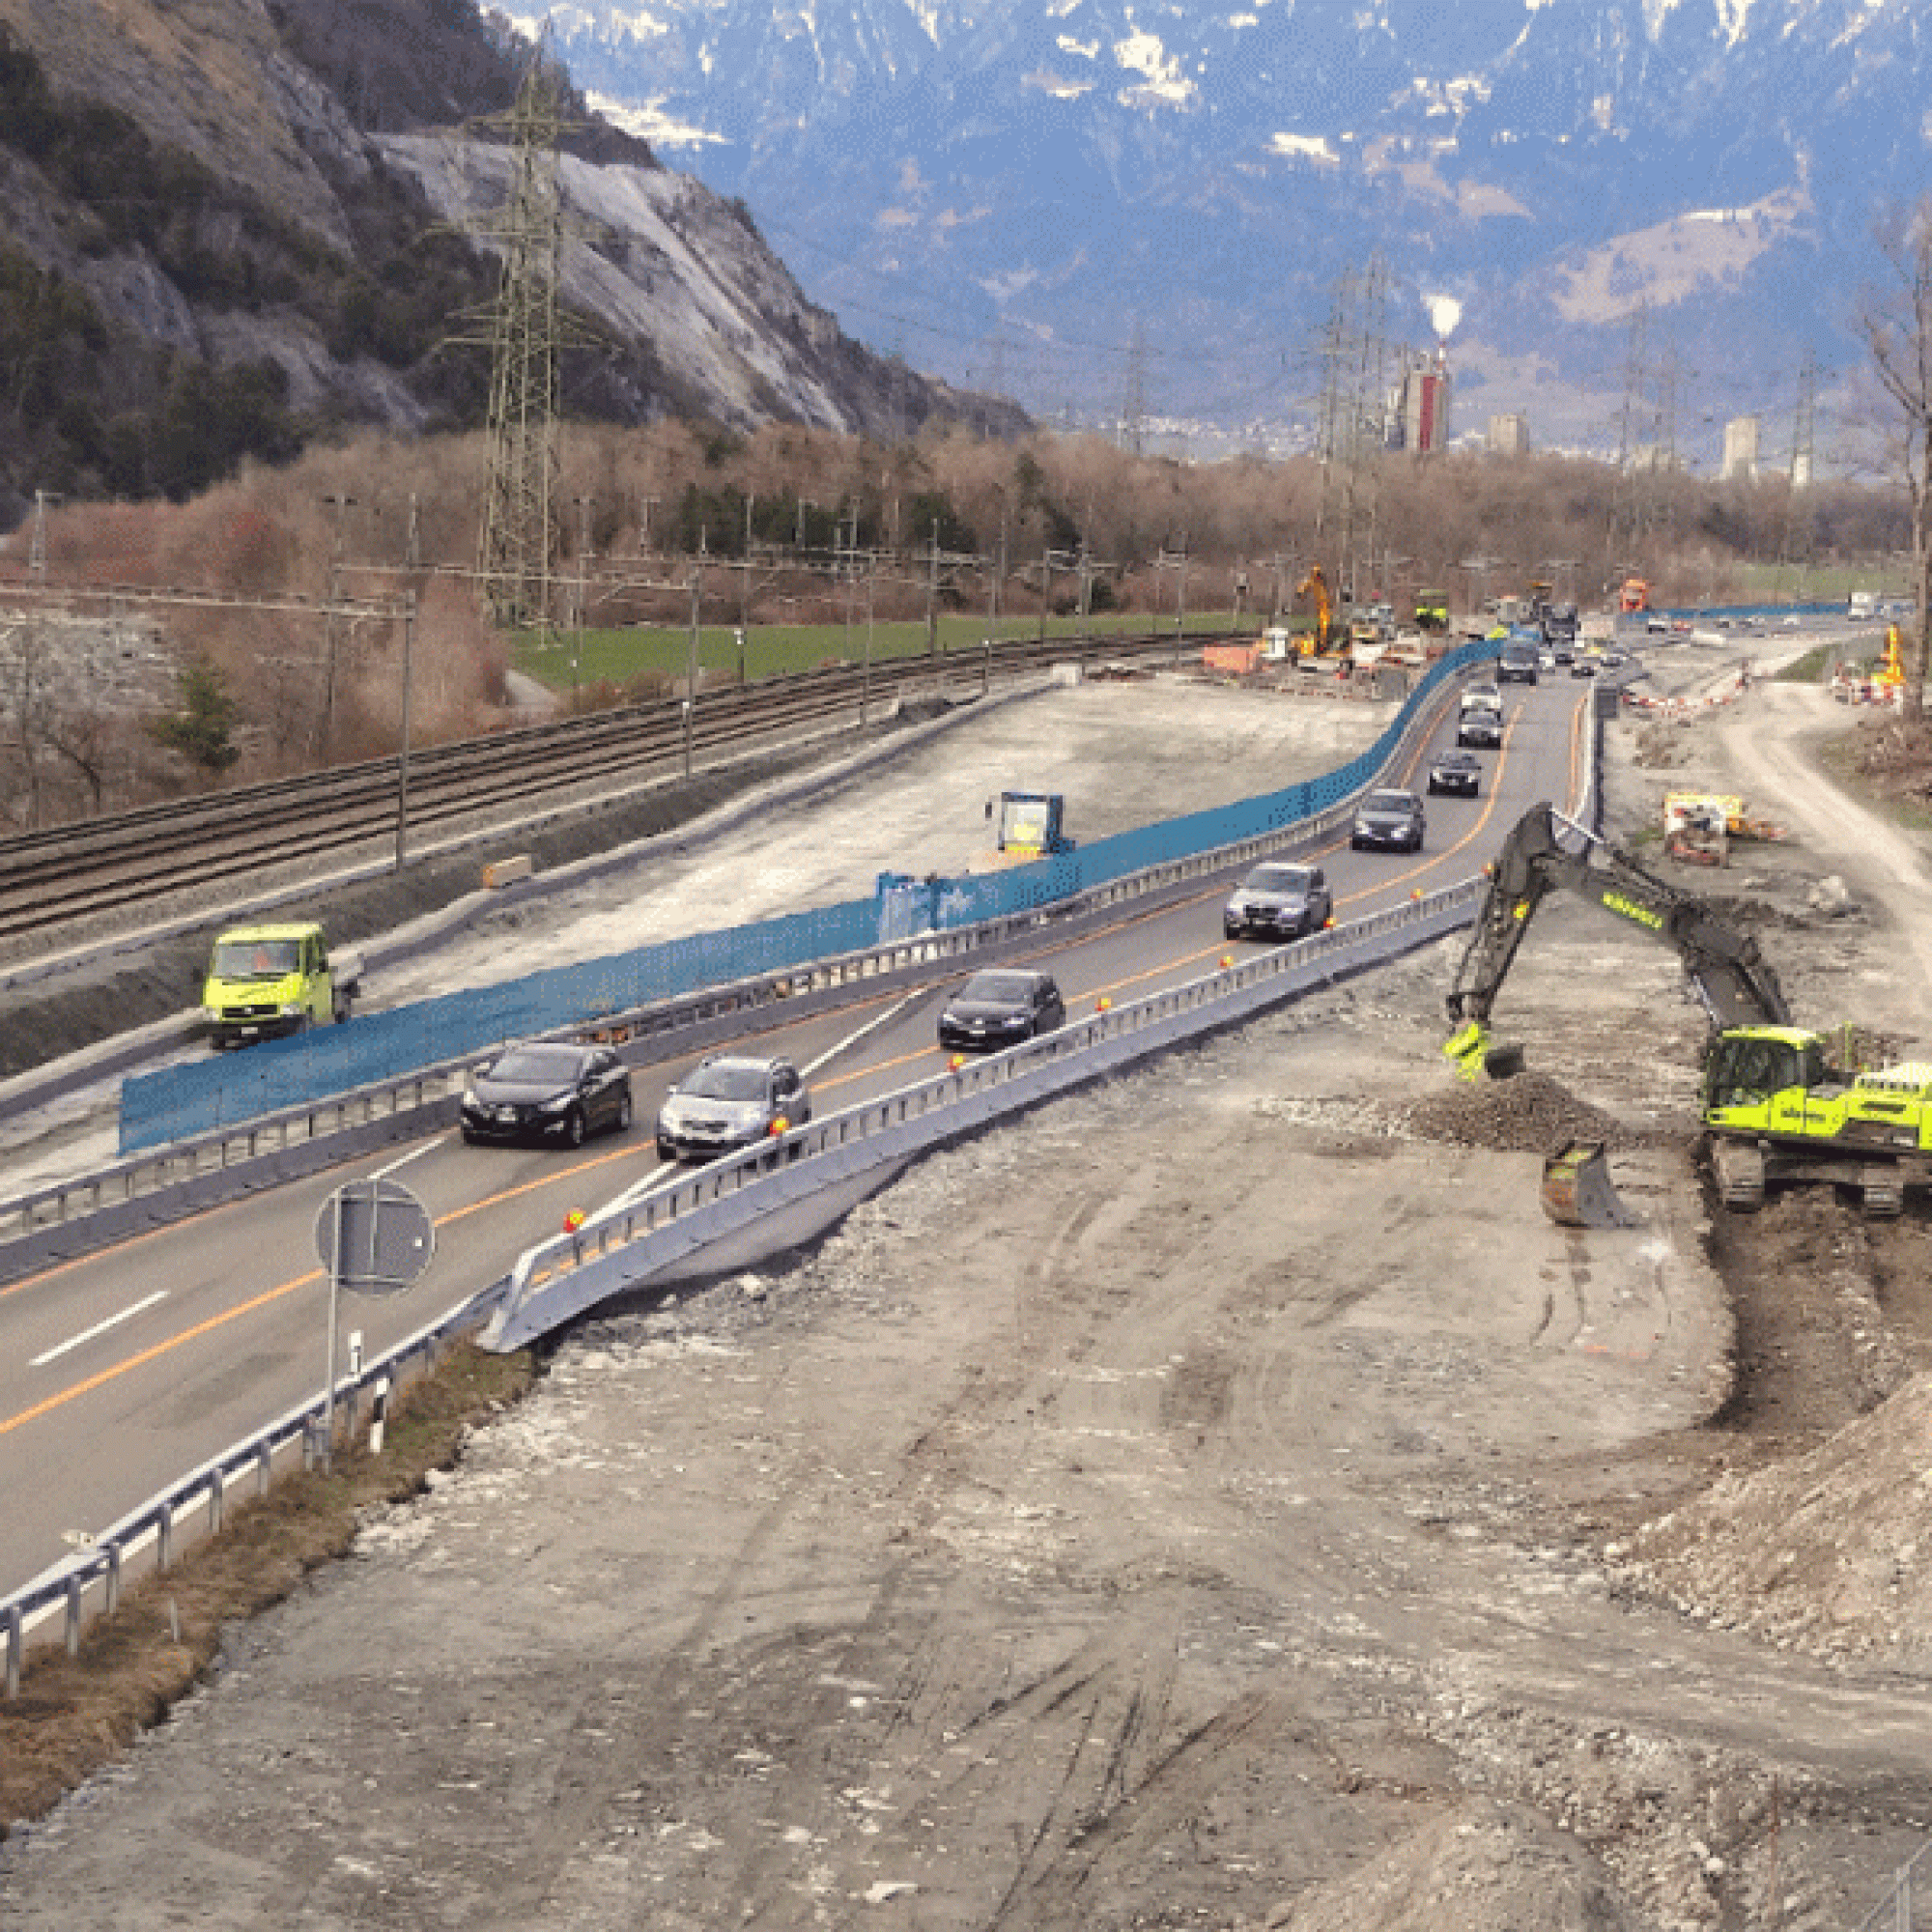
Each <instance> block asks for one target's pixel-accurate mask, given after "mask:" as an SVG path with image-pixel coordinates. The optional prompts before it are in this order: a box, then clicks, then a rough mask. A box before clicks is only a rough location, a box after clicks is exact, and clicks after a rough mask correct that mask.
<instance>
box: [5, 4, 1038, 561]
mask: <svg viewBox="0 0 1932 1932" xmlns="http://www.w3.org/2000/svg"><path fill="white" fill-rule="evenodd" d="M529 58H530V49H529V47H528V45H527V44H526V43H523V42H521V41H519V40H518V39H517V37H516V36H515V34H514V33H513V32H512V30H511V29H510V28H509V26H508V24H507V23H506V22H502V21H500V20H498V21H497V22H496V23H495V24H494V25H492V24H490V23H487V22H486V21H485V19H484V16H483V15H482V14H480V13H479V12H478V11H477V9H476V7H475V6H474V4H473V0H355V4H354V5H352V6H338V5H336V4H335V0H273V4H272V5H270V4H264V0H168V4H165V5H162V4H158V3H157V0H0V218H4V223H5V226H4V232H0V527H5V526H9V525H11V524H13V523H14V522H16V521H17V520H18V518H19V516H20V514H21V513H22V510H23V508H24V505H25V504H26V502H27V501H29V500H30V499H31V497H32V494H33V492H34V491H35V490H37V489H43V490H51V491H52V492H54V493H55V494H57V495H61V496H67V497H100V496H120V497H144V496H153V495H157V494H158V495H168V496H175V497H180V496H184V495H187V494H191V493H192V492H193V491H195V490H197V489H200V488H204V487H206V486H207V485H208V484H209V483H210V482H212V481H213V480H214V479H215V478H217V477H218V476H221V475H224V474H226V473H229V471H230V470H232V469H233V468H234V466H235V465H236V464H237V463H238V462H240V461H241V460H242V459H244V458H247V457H256V458H265V459H267V460H270V461H274V460H279V459H281V458H283V457H285V456H287V455H289V454H292V453H293V452H294V450H296V449H297V448H298V447H300V445H301V444H302V442H303V441H305V440H309V439H311V438H312V437H314V436H316V435H328V434H337V433H340V432H342V431H344V430H346V429H350V428H354V427H355V426H357V425H367V426H373V427H380V428H388V429H398V430H402V431H405V432H417V431H421V430H423V429H427V428H468V427H475V426H478V425H480V423H481V421H482V419H483V412H484V406H485V402H486V399H487V383H488V375H487V368H486V367H485V365H484V358H483V356H482V354H481V351H480V350H477V351H473V352H470V353H467V354H466V353H464V352H463V351H461V349H460V348H459V347H458V346H457V344H458V342H459V341H460V340H462V339H464V338H465V319H466V318H468V319H469V330H468V333H469V335H471V336H473V335H475V334H476V332H477V327H476V324H475V318H477V317H478V316H480V315H481V314H482V313H483V312H484V311H485V310H487V308H488V306H489V304H490V302H491V300H492V299H493V298H494V295H495V286H496V281H497V273H498V270H497V267H496V266H495V262H494V259H493V256H492V254H491V252H490V250H491V245H492V244H491V241H490V239H489V237H488V236H487V235H484V234H482V233H481V232H479V231H481V230H482V229H483V228H485V227H486V226H487V225H488V224H486V223H483V222H481V221H478V220H475V219H474V217H476V216H478V215H480V214H481V213H484V212H485V211H486V207H494V206H496V205H499V204H500V203H501V202H502V201H503V200H504V199H505V194H504V168H505V164H506V154H507V151H506V150H505V149H504V148H503V147H501V146H500V145H497V144H493V142H492V141H490V140H488V139H484V138H463V137H462V130H463V129H464V128H472V129H473V128H474V127H475V124H477V123H479V122H487V121H488V119H489V118H490V117H491V116H500V115H501V114H502V112H503V110H504V109H506V108H507V107H508V106H509V105H510V103H511V102H512V101H513V99H514V98H515V95H516V90H517V87H518V85H519V84H520V82H521V79H522V76H523V72H524V71H525V68H526V65H527V62H528V60H529ZM352 102H353V103H354V107H353V108H352V104H351V103H352ZM564 107H565V115H566V123H567V125H568V126H569V127H570V128H571V131H570V132H568V133H567V134H566V136H565V139H564V143H563V145H564V148H565V150H566V156H565V165H564V166H563V167H562V169H561V171H560V178H561V180H562V183H563V189H564V201H565V207H564V218H565V231H566V235H567V237H568V238H569V240H568V241H567V243H566V248H565V262H564V278H563V279H564V285H563V289H562V292H561V293H562V298H563V299H564V301H565V302H566V304H568V305H572V306H576V307H579V308H581V309H582V310H583V311H584V312H585V314H586V315H587V316H588V317H589V319H590V325H591V326H590V327H588V328H586V329H584V330H582V331H580V338H581V341H582V346H581V347H579V348H577V349H574V350H571V351H568V352H567V353H566V354H565V355H563V356H562V357H561V385H562V392H563V397H564V401H565V405H566V407H567V408H570V409H572V410H575V411H577V412H581V413H582V414H585V415H587V416H590V417H593V418H595V419H600V420H612V421H617V422H644V421H649V420H654V419H656V418H659V417H662V416H665V415H668V414H677V415H685V416H690V417H695V418H701V419H709V420H712V421H714V422H717V423H719V424H720V425H722V426H724V427H726V428H734V429H742V428H750V427H753V426H755V425H756V424H758V423H761V422H765V421H769V420H781V421H793V422H798V423H801V424H806V425H810V426H814V427H821V428H830V429H837V430H843V431H855V432H869V433H874V434H881V435H888V434H892V433H894V432H895V429H896V427H897V426H900V425H909V426H912V427H916V426H917V425H918V424H919V423H920V422H922V421H923V420H925V419H927V418H928V417H938V418H941V419H946V420H971V421H976V422H979V423H980V424H981V425H982V426H988V427H994V428H1003V429H1004V428H1010V427H1015V426H1017V425H1018V424H1019V423H1020V422H1021V420H1022V418H1021V417H1020V416H1019V413H1018V412H1016V411H1014V410H1013V409H1011V407H1010V406H1008V405H998V404H988V403H986V402H984V401H982V400H980V399H977V398H974V397H972V396H969V395H964V394H961V393H959V392H958V391H956V390H955V389H953V388H952V387H950V386H949V385H947V384H944V383H939V382H932V381H928V380H927V379H925V378H923V377H922V376H920V375H917V374H915V373H913V372H911V371H910V370H908V369H906V368H905V367H904V366H903V365H902V364H900V363H897V362H895V361H894V360H893V359H892V358H890V357H887V356H883V355H877V354H875V353H873V352H871V351H868V350H867V349H866V348H865V347H864V346H863V345H861V344H859V343H857V342H854V341H852V340H851V339H850V338H848V337H846V336H845V335H844V334H843V332H842V331H841V330H840V329H839V327H838V323H837V321H836V319H835V318H834V317H833V316H832V315H831V314H830V313H828V312H827V311H825V310H823V309H822V308H820V307H818V306H817V305H816V304H814V303H812V302H810V300H808V299H807V298H806V297H805V295H804V294H803V292H802V290H801V289H800V288H799V286H798V284H797V282H796V280H795V278H794V277H793V276H792V275H791V274H790V272H789V270H786V268H785V267H784V265H783V263H782V262H781V261H780V260H779V258H778V257H777V256H776V255H775V254H774V253H773V252H772V251H771V249H770V248H769V247H768V246H767V245H766V243H765V242H764V241H763V239H762V237H760V236H759V234H758V233H757V230H756V229H755V227H753V225H752V223H751V222H750V220H749V218H748V215H747V213H746V212H745V210H744V209H743V207H742V206H734V204H733V203H732V201H731V200H730V199H729V198H727V197H725V196H722V195H720V194H718V193H717V192H716V191H715V190H713V189H711V188H709V187H707V186H705V185H703V184H702V183H699V182H696V181H695V180H692V179H690V178H688V177H684V176H680V175H677V174H676V173H674V172H673V171H669V170H666V169H665V168H664V167H663V166H662V165H661V163H660V162H659V161H658V159H657V157H656V156H654V155H653V153H652V152H651V150H650V147H649V145H648V144H647V143H645V142H643V141H641V140H639V139H638V138H637V137H636V136H634V135H631V134H627V133H625V132H623V131H621V130H618V129H616V128H611V127H610V126H609V125H607V124H604V123H602V122H601V121H600V120H599V119H598V118H597V117H596V116H595V115H594V114H592V113H591V112H589V110H588V109H587V108H586V107H585V106H584V104H583V102H582V98H581V96H579V95H577V94H576V93H575V92H574V90H570V89H569V88H568V85H567V82H565V83H564ZM431 138H434V139H435V140H437V141H440V144H441V146H440V152H439V156H438V158H437V159H436V160H435V162H434V164H433V165H430V164H428V163H426V162H425V161H424V159H423V156H422V155H421V154H420V153H417V152H414V151H412V148H411V147H410V145H409V144H410V143H412V142H420V141H423V140H425V139H431ZM493 184H494V186H493ZM432 186H434V187H436V188H437V190H438V192H436V193H431V192H430V191H429V190H430V188H431V187H432ZM486 189H487V190H488V191H487V192H486ZM492 193H494V194H495V197H496V200H495V202H494V203H493V202H491V199H490V196H491V194H492ZM632 216H635V217H636V218H637V219H638V220H639V223H640V224H641V225H640V226H639V228H637V229H635V230H631V229H627V227H626V225H625V224H626V221H627V220H628V219H630V218H631V217H632ZM466 217H469V223H468V227H467V228H466V225H465V218H466ZM673 229H674V230H675V232H674V233H673Z"/></svg>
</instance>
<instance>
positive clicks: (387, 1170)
mask: <svg viewBox="0 0 1932 1932" xmlns="http://www.w3.org/2000/svg"><path fill="white" fill-rule="evenodd" d="M446 1144H447V1136H445V1135H442V1134H439V1135H438V1136H437V1137H436V1139H435V1140H433V1141H424V1142H423V1144H422V1146H421V1147H419V1148H414V1149H412V1150H411V1151H410V1152H408V1153H406V1154H399V1155H398V1156H397V1157H396V1158H395V1159H394V1160H392V1161H391V1162H390V1163H389V1164H388V1166H387V1167H379V1168H378V1169H377V1170H376V1172H375V1173H374V1174H372V1175H371V1176H370V1177H369V1179H371V1180H386V1179H388V1177H389V1176H390V1175H392V1174H394V1173H395V1171H396V1170H397V1168H399V1167H407V1166H409V1164H410V1162H411V1161H412V1160H420V1159H421V1158H422V1157H423V1155H424V1154H426V1153H428V1152H429V1151H431V1150H432V1149H433V1148H440V1147H443V1146H445V1145H446Z"/></svg>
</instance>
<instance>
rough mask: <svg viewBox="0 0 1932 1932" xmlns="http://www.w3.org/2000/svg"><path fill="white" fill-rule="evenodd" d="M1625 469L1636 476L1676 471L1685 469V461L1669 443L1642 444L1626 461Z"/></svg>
mask: <svg viewBox="0 0 1932 1932" xmlns="http://www.w3.org/2000/svg"><path fill="white" fill-rule="evenodd" d="M1624 468H1625V469H1627V470H1630V471H1632V472H1633V473H1634V474H1643V473H1648V472H1652V471H1656V470H1660V469H1668V470H1672V471H1676V470H1679V469H1683V468H1684V459H1683V457H1681V456H1680V455H1679V454H1678V453H1677V451H1676V450H1674V449H1672V448H1671V447H1670V446H1669V445H1668V444H1667V443H1662V442H1640V443H1638V444H1637V446H1636V447H1635V448H1634V449H1633V450H1632V451H1631V453H1630V455H1629V456H1628V457H1626V458H1625V459H1624Z"/></svg>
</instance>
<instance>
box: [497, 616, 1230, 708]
mask: <svg viewBox="0 0 1932 1932" xmlns="http://www.w3.org/2000/svg"><path fill="white" fill-rule="evenodd" d="M1233 623H1234V619H1233V618H1232V617H1231V616H1230V614H1229V613H1228V612H1227V611H1200V612H1198V613H1197V612H1195V611H1189V612H1188V613H1187V631H1188V633H1189V635H1195V634H1205V635H1208V636H1212V635H1216V634H1225V633H1226V632H1227V631H1228V630H1229V629H1230V628H1232V626H1233ZM1243 628H1244V629H1247V628H1252V629H1254V630H1255V631H1256V633H1257V635H1259V631H1260V625H1259V622H1258V621H1257V620H1256V619H1254V618H1252V617H1250V618H1248V619H1246V620H1245V621H1244V624H1243ZM1085 629H1086V632H1087V634H1088V635H1089V636H1091V637H1093V638H1095V639H1104V638H1108V637H1115V636H1119V635H1122V633H1124V634H1127V635H1129V636H1135V637H1140V636H1145V635H1146V634H1147V633H1148V632H1149V631H1155V632H1160V633H1162V634H1164V635H1167V636H1172V635H1173V633H1174V619H1173V618H1172V617H1164V618H1163V617H1149V616H1147V615H1146V614H1145V613H1141V612H1134V613H1130V614H1124V615H1115V614H1112V613H1109V614H1107V615H1104V616H1094V617H1090V618H1089V619H1088V620H1087V623H1086V626H1085ZM1081 630H1082V626H1081V623H1080V620H1079V619H1078V618H1077V617H1049V618H1048V619H1047V620H1046V629H1045V635H1046V636H1047V637H1049V638H1064V639H1075V638H1078V637H1079V636H1080V635H1081ZM866 633H867V625H866V617H865V612H864V611H860V612H859V614H858V617H857V619H856V621H855V622H854V623H853V624H852V625H851V627H850V628H849V630H848V628H847V627H846V626H845V625H843V624H753V626H751V628H750V629H748V630H747V631H746V633H745V645H744V655H743V661H742V663H741V662H740V657H739V649H738V641H737V632H736V630H735V628H734V627H733V626H731V625H729V624H706V625H705V626H703V627H702V629H700V631H699V632H698V634H697V663H698V668H699V669H700V671H708V672H709V673H711V675H712V676H713V677H717V676H719V675H721V674H722V675H724V676H726V677H736V676H738V675H739V673H740V672H741V671H742V672H743V674H744V676H745V677H747V678H748V679H755V678H761V677H772V676H775V675H778V674H780V673H782V672H787V671H801V670H810V669H812V668H815V667H816V666H819V665H826V664H859V663H861V662H863V660H864V659H865V656H866V653H867V635H866ZM987 635H988V630H987V625H986V620H985V619H984V618H983V617H960V616H948V617H942V618H941V619H940V620H939V648H940V649H941V651H943V652H946V653H949V654H951V653H954V652H968V651H975V650H978V649H979V647H980V643H981V642H982V641H983V639H985V638H986V637H987ZM1040 635H1041V633H1040V625H1039V620H1038V619H1037V618H1034V617H1028V618H1024V619H1022V618H1009V619H1003V620H1002V622H1001V624H1000V626H999V630H998V636H999V638H1000V639H1001V640H1002V641H1007V640H1009V639H1016V638H1037V637H1038V636H1040ZM925 647H926V638H925V625H924V624H923V622H913V623H891V624H887V623H877V624H874V625H872V626H871V643H870V648H871V655H872V657H873V658H874V659H879V660H883V659H886V658H906V657H916V656H919V655H920V654H922V653H923V651H924V650H925ZM690 657H691V632H690V629H689V628H688V627H686V628H682V629H672V628H669V627H667V626H659V625H639V626H637V627H635V628H631V629H626V630H617V631H596V630H586V631H554V632H552V633H551V636H550V641H549V643H548V644H542V643H540V642H539V640H538V638H537V634H536V633H534V632H524V633H521V634H519V635H518V637H517V638H516V639H515V641H514V645H513V657H512V662H513V663H514V664H515V666H516V668H517V669H519V670H521V671H526V672H527V673H528V674H529V675H530V676H531V677H534V678H538V679H540V680H541V681H542V682H543V683H544V684H546V685H548V686H549V687H550V688H551V689H552V690H553V691H559V692H567V691H569V690H571V689H572V688H573V687H574V686H592V685H605V686H610V687H612V688H615V689H617V690H626V689H629V688H630V687H632V686H633V685H639V684H648V685H650V686H652V687H656V686H658V685H659V684H661V683H662V682H663V681H664V680H666V679H669V680H672V681H681V680H682V679H683V677H684V675H685V673H686V670H687V668H688V667H689V664H690Z"/></svg>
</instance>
